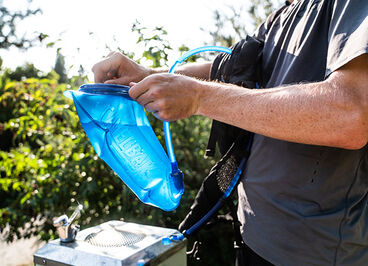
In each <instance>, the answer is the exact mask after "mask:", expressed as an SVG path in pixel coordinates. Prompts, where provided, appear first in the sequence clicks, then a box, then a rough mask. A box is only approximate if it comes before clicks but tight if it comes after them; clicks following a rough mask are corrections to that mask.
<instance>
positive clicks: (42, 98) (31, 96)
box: [0, 0, 279, 265]
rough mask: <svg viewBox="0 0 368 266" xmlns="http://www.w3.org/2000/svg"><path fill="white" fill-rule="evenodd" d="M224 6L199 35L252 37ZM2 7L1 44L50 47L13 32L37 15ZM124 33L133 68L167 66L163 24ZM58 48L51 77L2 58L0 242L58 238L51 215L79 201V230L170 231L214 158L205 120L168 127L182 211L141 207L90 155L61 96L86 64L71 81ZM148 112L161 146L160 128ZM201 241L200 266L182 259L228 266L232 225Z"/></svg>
mask: <svg viewBox="0 0 368 266" xmlns="http://www.w3.org/2000/svg"><path fill="white" fill-rule="evenodd" d="M251 3H252V5H251V8H249V9H248V15H249V17H250V18H251V19H252V21H253V22H254V25H257V24H259V23H260V22H261V21H262V20H263V19H264V18H265V16H266V15H267V14H269V13H270V12H271V11H272V10H273V9H274V8H275V7H278V6H279V3H278V2H277V3H275V1H271V0H265V1H261V0H251ZM227 8H228V12H227V13H226V14H227V15H224V13H223V12H222V10H215V11H214V14H213V19H214V25H215V26H216V29H215V30H213V31H208V30H206V29H203V32H204V34H209V35H210V36H212V39H213V41H212V43H211V44H216V45H223V46H231V45H232V44H234V42H235V41H236V40H238V39H240V38H242V37H244V36H245V34H247V33H249V32H248V31H247V30H246V29H245V26H244V24H243V23H242V21H244V18H242V16H241V15H240V12H239V10H238V9H235V8H234V7H231V6H228V7H227ZM0 11H1V13H2V16H1V23H0V48H2V49H9V48H10V47H18V48H19V49H27V48H29V47H32V46H34V45H38V42H45V39H46V41H49V40H47V39H48V38H47V33H41V34H39V36H37V38H34V39H25V38H23V37H22V36H17V34H16V22H17V20H24V19H27V18H28V17H29V16H39V15H42V14H41V12H40V10H39V9H32V10H31V9H29V10H27V11H26V12H14V11H10V10H8V9H7V8H6V7H5V6H3V5H2V2H1V1H0ZM229 14H230V15H229ZM228 23H230V25H231V27H233V29H234V33H233V35H231V34H226V30H224V29H225V28H226V27H227V26H226V25H227V24H228ZM6 29H11V30H10V31H9V30H6ZM131 29H132V31H133V32H135V33H136V36H137V43H139V44H141V45H143V46H144V52H143V53H142V54H136V53H135V51H122V50H121V52H123V53H124V54H126V55H128V56H129V57H131V58H133V59H135V60H136V61H138V62H140V60H142V59H144V60H145V61H146V62H150V64H151V67H161V66H167V65H168V53H169V52H170V51H172V50H173V48H172V47H171V46H170V41H169V40H168V39H167V32H166V30H165V27H151V28H147V27H145V26H143V25H141V24H140V23H139V22H138V21H136V22H135V23H134V24H133V25H132V28H131ZM52 46H53V42H52V41H49V42H48V43H47V44H46V45H45V49H47V47H52ZM107 47H108V46H107ZM187 50H189V48H188V47H187V46H185V45H182V46H181V47H179V48H178V50H177V54H178V56H179V55H180V54H181V53H183V52H185V51H187ZM61 51H62V50H60V49H58V50H57V57H56V62H55V64H54V67H53V69H51V70H50V71H49V72H48V73H44V72H42V71H40V70H39V69H37V68H36V67H35V66H34V65H33V64H32V63H31V62H28V63H26V64H24V65H22V66H18V67H16V68H15V69H9V68H6V67H2V66H1V63H2V61H1V59H0V199H1V201H0V230H1V232H3V230H4V229H5V228H6V227H7V228H8V229H7V230H8V231H7V233H6V236H5V237H6V240H7V241H12V240H14V239H15V238H18V239H19V238H27V237H31V236H32V235H37V236H39V237H40V238H41V239H42V240H46V241H47V240H50V239H54V238H56V237H57V236H56V235H55V230H54V228H53V226H52V218H53V217H55V216H59V215H61V214H63V213H67V214H71V212H72V210H73V209H74V208H75V207H76V206H77V204H78V203H80V204H83V206H84V211H83V213H82V216H81V219H80V220H79V223H80V224H81V226H82V228H86V227H89V226H92V225H95V224H99V223H102V222H104V221H107V220H112V219H124V220H125V221H129V222H137V223H142V224H150V225H156V226H163V227H169V228H177V226H178V225H179V223H180V222H181V220H182V219H183V218H184V217H185V215H186V213H187V212H188V211H189V208H190V206H191V204H192V202H193V199H194V197H195V194H196V192H197V190H198V189H199V187H200V184H201V182H202V180H203V178H204V177H205V176H206V174H207V173H208V171H209V169H210V168H211V166H212V165H213V164H214V163H215V159H204V158H203V155H204V151H205V148H206V145H207V140H208V135H209V127H210V124H211V121H210V120H209V119H207V118H204V117H200V116H194V117H191V118H188V119H183V120H179V121H176V122H175V123H173V124H172V138H173V141H174V147H175V151H176V157H177V160H178V162H179V166H180V169H181V170H182V171H183V172H184V176H185V193H184V195H183V198H182V201H181V204H180V206H179V207H178V208H177V209H176V210H175V211H172V212H163V211H161V210H159V209H157V208H153V207H151V206H147V205H144V204H143V203H141V202H140V201H139V200H138V199H137V198H136V197H135V195H134V194H133V193H132V192H131V191H130V190H129V188H127V187H126V186H125V185H124V184H123V182H122V181H121V180H120V178H119V177H118V176H117V175H116V174H115V173H114V172H113V171H112V170H111V169H110V168H109V167H108V166H107V165H106V164H105V163H104V162H103V161H102V160H100V159H99V158H98V157H97V155H96V153H95V152H94V150H93V148H92V146H91V145H90V143H89V140H88V138H87V137H86V135H85V133H84V131H83V129H82V127H81V126H80V123H79V119H78V116H77V113H76V110H75V108H74V105H73V102H72V101H70V100H69V99H66V98H65V97H63V95H62V93H63V91H65V90H67V89H77V88H78V87H79V86H80V85H81V84H83V83H87V82H89V80H88V78H87V76H86V74H85V71H84V69H83V66H80V69H79V71H78V75H74V76H70V75H69V73H68V71H67V69H66V66H65V58H64V56H63V55H62V53H61ZM204 57H205V59H211V58H213V56H212V57H211V55H204ZM198 58H199V57H193V58H191V59H190V60H191V61H196V60H198ZM147 115H148V117H149V119H150V121H151V125H152V127H153V129H154V131H155V133H156V135H157V137H158V139H159V140H160V141H161V142H162V144H163V145H164V142H163V130H162V122H161V121H159V120H157V119H155V118H154V117H153V116H152V115H151V114H147ZM198 237H199V238H200V240H201V242H202V245H203V246H205V247H206V248H202V249H201V258H202V259H201V261H195V260H189V264H191V265H196V264H199V265H204V264H209V265H229V264H230V265H231V264H233V261H234V259H233V257H234V252H233V250H232V245H233V238H232V229H231V225H223V224H221V225H217V226H216V227H215V228H212V229H208V230H204V231H202V232H201V233H200V235H199V236H198ZM191 244H192V242H190V244H189V248H190V247H191ZM218 250H221V252H218Z"/></svg>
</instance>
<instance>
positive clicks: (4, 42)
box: [0, 0, 46, 49]
mask: <svg viewBox="0 0 368 266" xmlns="http://www.w3.org/2000/svg"><path fill="white" fill-rule="evenodd" d="M28 2H31V1H28ZM40 12H41V10H40V9H39V8H38V9H33V10H32V9H29V8H27V9H26V10H25V11H24V12H23V11H11V10H9V9H8V8H6V7H5V6H3V1H2V0H1V1H0V14H1V16H0V49H8V48H10V47H12V46H14V47H17V48H20V49H27V48H29V47H31V46H33V45H34V43H35V42H36V41H42V40H43V39H44V38H45V36H46V35H45V34H42V33H40V34H39V35H38V36H36V37H32V38H27V37H24V36H22V37H19V36H18V33H17V31H16V26H17V23H18V22H19V21H21V20H24V19H26V18H27V17H29V16H32V15H36V14H38V13H40Z"/></svg>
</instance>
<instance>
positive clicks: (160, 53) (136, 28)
mask: <svg viewBox="0 0 368 266" xmlns="http://www.w3.org/2000/svg"><path fill="white" fill-rule="evenodd" d="M132 31H133V32H136V33H137V34H138V40H137V44H139V43H141V44H143V45H144V52H143V54H142V57H141V58H144V59H145V60H149V61H151V62H152V63H151V66H150V67H153V68H156V67H161V66H167V60H168V52H169V51H170V50H172V48H171V46H170V44H169V41H168V40H166V39H165V37H166V36H167V31H166V30H165V29H164V28H163V27H155V28H154V29H148V28H146V27H143V26H142V25H141V24H140V23H139V22H138V21H136V22H135V23H134V24H133V26H132ZM138 63H140V60H138Z"/></svg>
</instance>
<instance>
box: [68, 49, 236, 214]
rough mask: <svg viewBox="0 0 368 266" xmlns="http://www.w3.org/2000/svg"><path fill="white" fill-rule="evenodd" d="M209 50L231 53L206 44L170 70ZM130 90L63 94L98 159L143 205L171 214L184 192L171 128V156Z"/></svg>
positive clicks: (84, 89)
mask: <svg viewBox="0 0 368 266" xmlns="http://www.w3.org/2000/svg"><path fill="white" fill-rule="evenodd" d="M204 51H220V52H226V53H230V54H231V49H228V48H224V47H217V46H205V47H201V48H197V49H194V50H191V51H189V52H187V53H185V54H184V55H183V56H181V57H180V58H179V59H178V60H177V61H176V62H175V63H174V65H173V66H172V67H171V68H170V71H169V73H174V71H175V68H176V66H177V65H179V64H181V63H182V62H183V61H184V60H185V59H187V58H188V57H190V56H192V55H194V54H197V53H199V52H204ZM128 91H129V87H127V86H122V85H112V84H84V85H82V86H81V87H80V88H79V90H76V91H73V90H68V91H65V92H64V95H65V96H66V97H68V98H70V99H73V101H74V104H75V107H76V109H77V113H78V116H79V119H80V122H81V124H82V127H83V129H84V131H85V132H86V134H87V136H88V138H89V140H90V141H91V143H92V146H93V148H94V149H95V151H96V153H97V155H98V156H99V157H100V158H101V159H103V160H104V161H105V162H106V163H107V164H108V165H109V166H110V167H111V168H112V169H113V170H114V171H115V173H116V174H117V175H118V176H119V177H120V178H121V180H122V181H123V182H124V183H125V184H126V185H127V186H128V187H129V188H130V189H131V190H132V191H133V192H134V193H135V194H136V195H137V197H138V198H139V199H140V200H141V201H142V202H144V203H146V204H149V205H152V206H156V207H158V208H160V209H162V210H165V211H170V210H174V209H176V208H177V206H178V205H179V203H180V198H181V195H182V194H183V192H184V182H183V174H182V172H181V171H180V170H179V168H178V165H177V162H176V158H175V154H174V149H173V146H172V140H171V133H170V124H169V123H168V122H164V132H165V142H166V147H167V151H168V155H167V154H166V152H165V150H164V149H163V147H162V146H161V144H160V142H159V141H158V139H157V138H156V135H155V133H154V132H153V130H152V127H151V125H150V123H149V121H148V119H147V116H146V114H145V111H144V109H143V107H142V106H140V105H139V104H138V103H137V102H136V101H134V100H132V99H131V98H130V96H129V94H128Z"/></svg>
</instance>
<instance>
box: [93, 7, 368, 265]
mask: <svg viewBox="0 0 368 266" xmlns="http://www.w3.org/2000/svg"><path fill="white" fill-rule="evenodd" d="M367 17H368V4H367V3H366V1H365V0H299V1H294V2H293V3H291V5H289V6H288V7H286V8H285V9H283V10H282V11H281V12H280V14H278V15H277V16H276V17H275V19H274V21H273V23H272V24H271V23H267V22H265V23H264V24H263V25H262V26H261V27H260V28H259V29H258V30H257V31H256V33H255V37H257V38H258V39H259V40H262V41H264V48H263V58H262V80H261V81H260V83H261V87H262V88H265V89H259V90H250V89H245V88H242V87H238V86H235V85H231V84H223V83H215V82H208V81H203V79H208V77H209V72H210V68H211V63H203V64H189V65H186V66H183V67H182V68H181V69H180V71H178V73H180V74H182V75H171V74H165V73H157V72H156V71H155V70H150V69H146V68H144V67H142V66H139V65H137V64H135V63H134V62H133V61H131V60H129V59H128V58H126V57H124V56H123V55H121V54H119V53H112V54H110V55H109V56H108V57H107V58H106V59H105V60H103V61H101V62H99V63H97V64H96V65H95V66H94V67H93V71H94V74H95V81H96V82H106V83H119V84H129V85H130V86H131V89H130V92H129V93H130V95H131V97H132V98H134V99H135V100H137V101H138V103H140V104H141V105H143V106H144V107H145V108H146V110H148V111H151V112H153V113H154V115H155V116H156V117H158V118H159V119H162V120H166V121H173V120H176V119H181V118H185V117H188V116H191V115H195V114H199V115H204V116H207V117H210V118H213V119H216V120H219V121H222V122H225V123H228V124H231V125H234V126H237V127H240V128H243V129H245V130H248V131H251V132H254V133H255V137H254V141H253V145H252V151H251V155H250V158H249V160H248V164H247V169H246V174H245V175H244V176H243V177H242V180H241V183H240V185H239V187H238V195H239V209H238V215H239V218H240V221H241V223H242V236H243V239H244V242H245V243H246V244H247V246H249V247H250V249H251V250H252V252H253V251H254V252H255V253H256V254H258V255H259V256H260V257H262V258H263V259H264V261H263V262H262V263H264V264H268V263H272V264H276V265H368V208H367V203H368V151H367V150H368V146H367V141H368V55H367V52H368V18H367ZM193 77H194V78H193ZM195 78H198V79H195ZM257 263H258V262H253V264H252V262H250V264H251V265H257Z"/></svg>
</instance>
